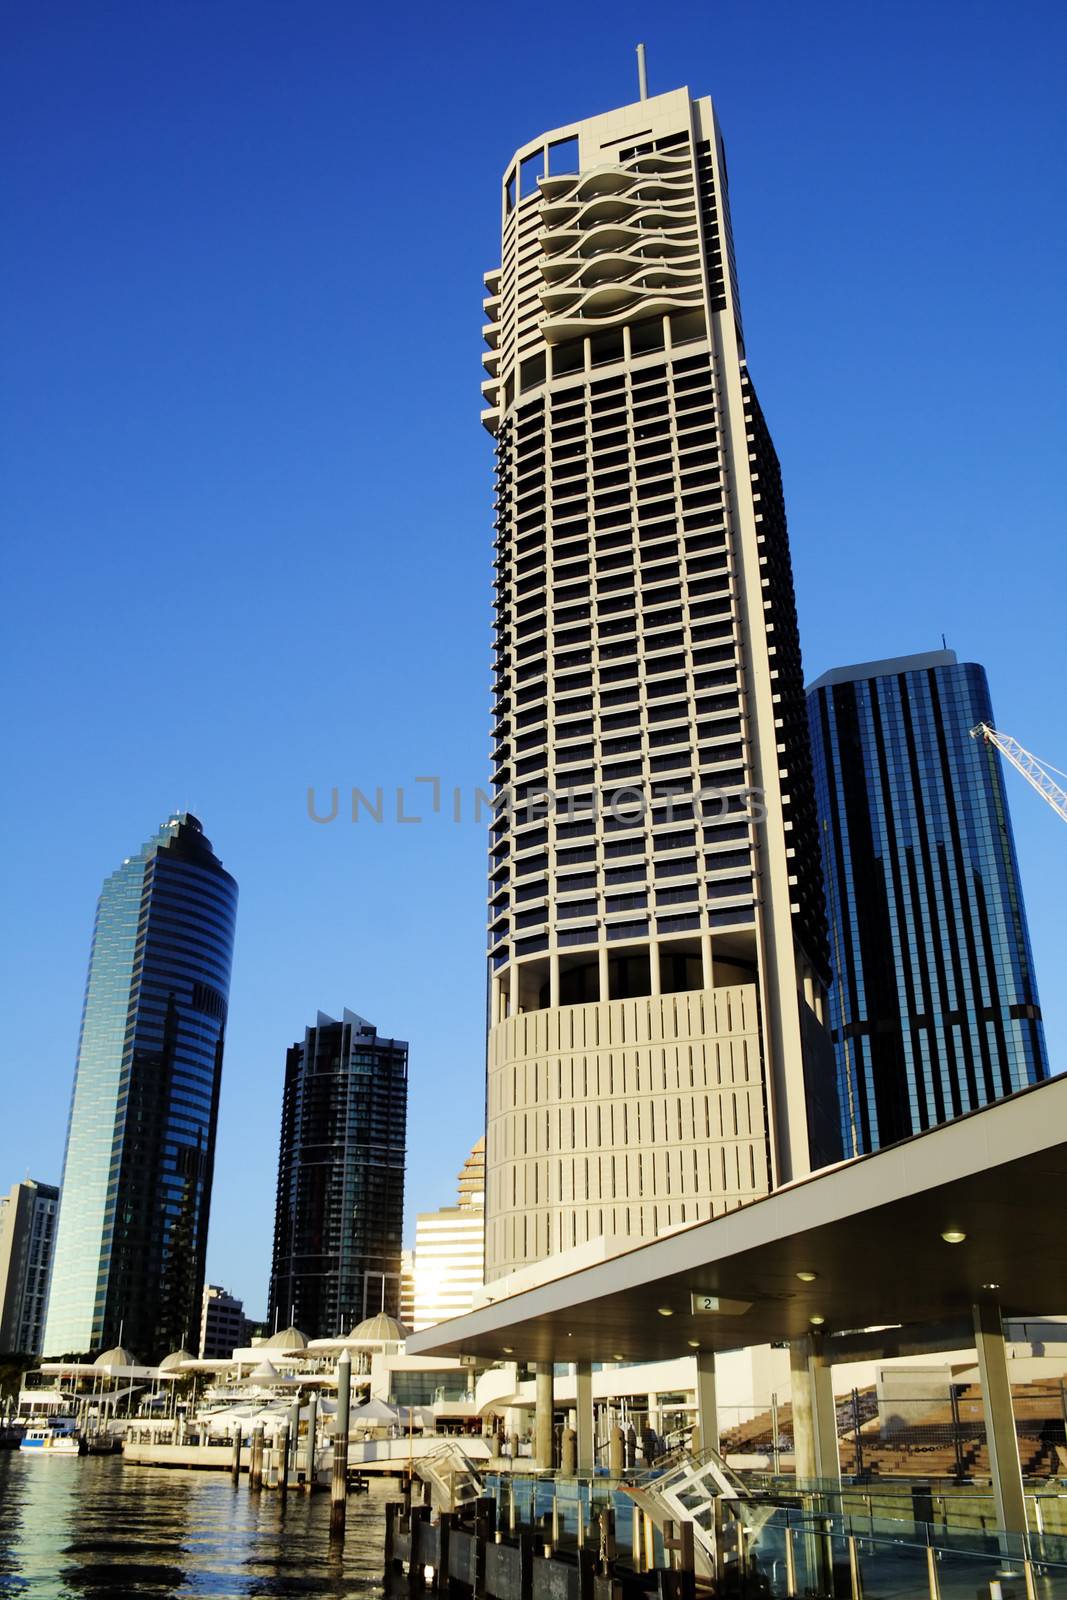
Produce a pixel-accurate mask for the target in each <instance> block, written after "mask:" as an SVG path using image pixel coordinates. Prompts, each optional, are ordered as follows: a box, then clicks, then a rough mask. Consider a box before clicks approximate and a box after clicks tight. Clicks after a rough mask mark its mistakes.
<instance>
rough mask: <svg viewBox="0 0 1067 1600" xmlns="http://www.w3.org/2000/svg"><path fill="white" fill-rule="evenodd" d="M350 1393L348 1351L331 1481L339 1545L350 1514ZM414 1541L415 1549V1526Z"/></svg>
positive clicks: (341, 1366)
mask: <svg viewBox="0 0 1067 1600" xmlns="http://www.w3.org/2000/svg"><path fill="white" fill-rule="evenodd" d="M351 1393H352V1357H351V1356H350V1355H349V1353H348V1351H347V1350H342V1351H341V1358H340V1360H339V1361H338V1363H337V1410H336V1412H335V1413H334V1419H333V1477H332V1479H331V1481H330V1538H331V1539H333V1540H338V1541H340V1540H343V1539H344V1536H345V1520H346V1517H347V1514H348V1416H349V1403H350V1397H351ZM409 1493H410V1490H409ZM409 1504H410V1502H409ZM411 1537H412V1542H413V1547H414V1539H415V1529H414V1526H413V1527H412V1532H411Z"/></svg>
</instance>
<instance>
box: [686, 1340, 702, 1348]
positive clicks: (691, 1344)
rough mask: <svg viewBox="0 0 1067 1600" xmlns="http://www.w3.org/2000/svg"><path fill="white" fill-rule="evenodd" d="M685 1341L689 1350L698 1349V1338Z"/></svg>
mask: <svg viewBox="0 0 1067 1600" xmlns="http://www.w3.org/2000/svg"><path fill="white" fill-rule="evenodd" d="M685 1342H686V1344H687V1345H688V1346H689V1348H690V1350H699V1349H700V1340H699V1339H687V1340H686V1341H685Z"/></svg>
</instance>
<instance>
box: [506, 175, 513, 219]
mask: <svg viewBox="0 0 1067 1600" xmlns="http://www.w3.org/2000/svg"><path fill="white" fill-rule="evenodd" d="M504 204H505V206H506V208H507V210H508V211H514V209H515V174H514V173H513V172H512V173H510V174H509V176H508V181H507V183H506V184H505V185H504Z"/></svg>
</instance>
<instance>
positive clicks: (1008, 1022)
mask: <svg viewBox="0 0 1067 1600" xmlns="http://www.w3.org/2000/svg"><path fill="white" fill-rule="evenodd" d="M808 709H809V714H810V723H811V733H812V746H813V752H814V760H815V780H816V790H817V800H818V808H819V823H820V833H821V838H822V847H823V867H824V874H825V879H826V886H827V901H828V910H829V921H830V936H831V957H832V961H833V966H834V982H833V984H832V987H831V990H830V1023H831V1029H832V1035H833V1041H834V1049H835V1051H836V1054H837V1063H838V1079H839V1098H840V1104H841V1109H842V1120H843V1134H844V1143H845V1149H846V1152H848V1153H850V1154H851V1153H864V1152H866V1151H870V1150H875V1149H878V1148H879V1147H881V1146H883V1145H887V1144H892V1143H894V1142H895V1141H896V1140H898V1139H903V1138H906V1137H908V1136H909V1135H910V1134H913V1133H918V1132H921V1131H922V1130H923V1129H924V1128H929V1127H932V1126H934V1125H935V1124H937V1123H941V1122H945V1121H948V1120H949V1119H951V1118H952V1117H958V1116H960V1115H962V1114H963V1113H965V1112H967V1111H973V1110H975V1109H977V1108H978V1107H979V1106H984V1105H987V1104H988V1103H989V1102H990V1101H993V1100H997V1099H1000V1098H1001V1097H1002V1096H1003V1095H1007V1094H1011V1093H1013V1092H1014V1091H1015V1090H1017V1089H1022V1088H1025V1087H1026V1086H1027V1085H1029V1084H1032V1083H1036V1082H1038V1081H1039V1080H1040V1079H1042V1078H1045V1077H1047V1076H1048V1060H1047V1056H1046V1051H1045V1039H1044V1032H1043V1028H1042V1022H1041V1010H1040V1006H1039V1004H1038V996H1037V985H1036V982H1035V979H1034V967H1033V957H1032V955H1031V951H1030V939H1029V934H1028V932H1027V926H1026V913H1025V909H1024V906H1023V897H1022V889H1021V886H1020V882H1019V868H1018V863H1017V860H1016V855H1015V845H1014V841H1013V838H1012V831H1011V821H1010V818H1009V816H1008V806H1007V800H1006V797H1005V793H1004V782H1003V774H1002V772H1001V768H1000V757H999V755H998V754H997V753H996V751H995V750H994V749H993V748H992V747H991V746H987V745H986V744H985V743H984V742H982V741H980V740H976V739H972V738H971V736H970V730H971V729H972V728H973V727H975V726H977V724H978V723H980V722H986V723H989V724H991V725H992V723H993V712H992V707H991V704H990V698H989V686H988V683H987V682H986V675H985V671H984V669H983V668H982V667H980V666H978V665H976V664H975V663H974V662H958V661H957V660H956V656H955V654H954V653H953V652H952V651H951V650H942V651H934V652H931V653H928V654H925V655H918V656H904V657H901V658H899V659H895V660H890V661H872V662H866V663H864V664H861V665H859V666H854V667H841V668H838V669H836V670H834V671H832V672H827V673H825V674H824V675H823V676H822V677H821V678H819V679H818V680H817V681H816V682H815V683H814V684H812V686H811V688H810V689H809V691H808Z"/></svg>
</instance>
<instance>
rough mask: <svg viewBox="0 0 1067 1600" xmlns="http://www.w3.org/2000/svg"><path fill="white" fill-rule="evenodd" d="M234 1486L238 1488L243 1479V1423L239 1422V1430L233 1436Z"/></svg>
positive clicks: (232, 1469)
mask: <svg viewBox="0 0 1067 1600" xmlns="http://www.w3.org/2000/svg"><path fill="white" fill-rule="evenodd" d="M231 1471H232V1472H233V1486H234V1488H235V1489H236V1487H237V1485H238V1483H239V1482H240V1480H241V1425H240V1423H238V1425H237V1432H236V1433H235V1434H234V1436H233V1466H232V1468H231Z"/></svg>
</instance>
